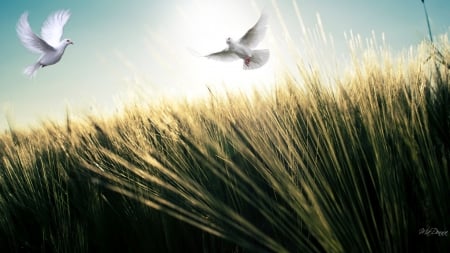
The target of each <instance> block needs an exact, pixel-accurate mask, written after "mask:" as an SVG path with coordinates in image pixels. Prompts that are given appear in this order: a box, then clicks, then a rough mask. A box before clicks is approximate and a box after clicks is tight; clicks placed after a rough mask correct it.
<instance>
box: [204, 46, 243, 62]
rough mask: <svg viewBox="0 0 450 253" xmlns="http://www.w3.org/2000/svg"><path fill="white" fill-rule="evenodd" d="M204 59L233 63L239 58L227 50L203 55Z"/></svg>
mask: <svg viewBox="0 0 450 253" xmlns="http://www.w3.org/2000/svg"><path fill="white" fill-rule="evenodd" d="M205 57H207V58H209V59H213V60H219V61H235V60H238V59H239V56H237V55H236V54H235V53H234V52H232V51H230V50H229V49H228V48H227V49H224V50H222V51H219V52H216V53H212V54H209V55H205Z"/></svg>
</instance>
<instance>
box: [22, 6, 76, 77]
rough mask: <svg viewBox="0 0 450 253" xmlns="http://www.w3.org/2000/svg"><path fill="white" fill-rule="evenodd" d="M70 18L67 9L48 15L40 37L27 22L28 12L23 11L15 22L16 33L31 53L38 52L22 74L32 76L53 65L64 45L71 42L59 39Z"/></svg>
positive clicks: (62, 52) (60, 54) (59, 58)
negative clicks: (32, 62)
mask: <svg viewBox="0 0 450 253" xmlns="http://www.w3.org/2000/svg"><path fill="white" fill-rule="evenodd" d="M69 18H70V12H69V11H68V10H59V11H56V12H54V13H52V14H51V15H49V16H48V18H47V20H45V22H44V24H43V25H42V28H41V37H39V36H38V35H36V34H35V33H34V32H33V31H32V30H31V27H30V24H29V23H28V12H25V13H23V14H22V15H21V16H20V18H19V22H18V23H17V28H16V31H17V35H18V37H19V39H20V41H21V42H22V44H23V46H24V47H25V48H27V49H28V50H30V51H31V52H33V53H37V54H40V55H41V56H40V57H39V59H38V61H37V62H36V63H34V64H33V65H30V66H28V67H26V68H25V70H24V74H25V75H27V76H29V77H33V76H35V75H36V71H37V70H38V69H39V68H41V67H45V66H48V65H53V64H55V63H57V62H59V60H61V57H62V56H63V54H64V51H65V50H66V47H67V46H68V45H71V44H73V41H72V40H70V39H63V40H61V37H62V34H63V31H64V25H65V24H66V23H67V21H68V20H69Z"/></svg>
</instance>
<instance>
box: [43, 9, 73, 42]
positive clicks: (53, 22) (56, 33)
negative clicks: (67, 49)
mask: <svg viewBox="0 0 450 253" xmlns="http://www.w3.org/2000/svg"><path fill="white" fill-rule="evenodd" d="M69 18H70V12H69V11H68V10H59V11H56V12H54V13H52V14H50V16H48V18H47V20H45V22H44V24H43V25H42V28H41V36H42V39H44V40H45V41H46V42H47V43H48V44H50V45H52V46H53V47H57V46H59V44H60V40H61V36H62V34H63V32H64V25H65V24H66V23H67V21H68V20H69Z"/></svg>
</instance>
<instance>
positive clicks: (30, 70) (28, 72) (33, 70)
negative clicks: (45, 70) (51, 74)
mask: <svg viewBox="0 0 450 253" xmlns="http://www.w3.org/2000/svg"><path fill="white" fill-rule="evenodd" d="M40 67H41V64H40V63H39V62H36V63H35V64H33V65H30V66H28V67H26V68H25V70H24V71H23V73H24V74H25V75H27V76H28V77H30V78H33V77H34V76H36V71H37V70H38V69H39V68H40Z"/></svg>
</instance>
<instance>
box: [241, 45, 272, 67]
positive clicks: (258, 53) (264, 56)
mask: <svg viewBox="0 0 450 253" xmlns="http://www.w3.org/2000/svg"><path fill="white" fill-rule="evenodd" d="M269 56H270V51H269V49H260V50H253V51H252V57H250V59H248V61H246V60H244V69H245V70H250V69H257V68H260V67H262V66H263V65H264V64H266V63H267V61H268V60H269Z"/></svg>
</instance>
